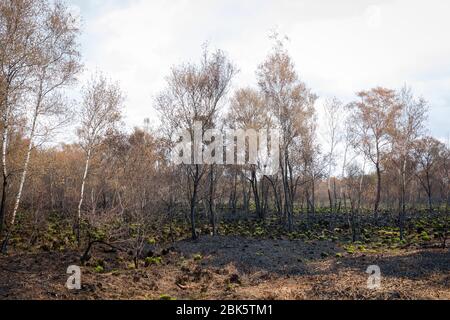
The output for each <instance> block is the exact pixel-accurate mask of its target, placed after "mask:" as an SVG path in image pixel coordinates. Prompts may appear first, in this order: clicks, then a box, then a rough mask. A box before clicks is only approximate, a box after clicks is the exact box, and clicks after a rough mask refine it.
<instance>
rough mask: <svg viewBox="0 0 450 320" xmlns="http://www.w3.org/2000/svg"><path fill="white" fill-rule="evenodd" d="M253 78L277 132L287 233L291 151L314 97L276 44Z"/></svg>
mask: <svg viewBox="0 0 450 320" xmlns="http://www.w3.org/2000/svg"><path fill="white" fill-rule="evenodd" d="M257 77H258V83H259V87H260V89H261V91H262V93H263V94H264V97H265V101H266V103H267V106H268V108H269V112H270V114H271V116H272V117H273V121H274V126H275V127H276V128H278V129H280V134H281V146H280V167H281V169H280V171H281V176H282V179H281V181H282V185H283V195H284V214H285V216H286V218H287V226H288V229H289V230H292V228H293V211H294V189H295V180H296V179H295V177H294V171H293V162H292V160H293V159H292V157H291V149H292V147H293V145H294V144H296V143H297V142H298V140H299V139H300V136H301V135H302V133H304V132H305V128H308V126H309V125H310V121H311V120H312V119H313V115H314V103H315V101H316V98H317V97H316V96H315V95H314V94H312V93H311V91H310V90H309V89H308V88H307V87H306V85H305V84H304V83H303V82H301V81H300V80H299V78H298V75H297V73H296V71H295V68H294V64H293V62H292V59H291V57H290V56H289V54H288V53H287V51H286V50H285V49H284V47H283V44H282V43H281V42H279V41H278V42H277V44H276V46H275V47H274V48H273V52H272V53H270V54H269V56H268V57H267V59H266V61H265V62H264V63H262V64H261V65H260V66H259V68H258V72H257ZM306 130H307V129H306Z"/></svg>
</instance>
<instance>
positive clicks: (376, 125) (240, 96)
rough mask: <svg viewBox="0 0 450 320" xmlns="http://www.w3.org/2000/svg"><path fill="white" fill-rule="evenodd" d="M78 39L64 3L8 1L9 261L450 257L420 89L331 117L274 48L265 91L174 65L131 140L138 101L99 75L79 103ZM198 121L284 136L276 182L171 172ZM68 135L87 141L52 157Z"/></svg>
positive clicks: (199, 168) (358, 96) (240, 171)
mask: <svg viewBox="0 0 450 320" xmlns="http://www.w3.org/2000/svg"><path fill="white" fill-rule="evenodd" d="M79 37H80V30H79V22H78V18H77V17H74V16H72V15H71V13H70V12H69V11H68V10H67V7H66V6H65V4H64V3H62V2H51V1H41V0H1V1H0V43H1V46H0V106H1V107H0V112H1V117H0V130H1V136H2V142H1V147H2V149H1V150H2V161H1V168H2V170H1V171H2V174H1V176H2V178H1V182H2V184H1V191H0V192H1V203H0V235H1V241H2V252H3V253H5V254H6V253H8V252H31V251H33V252H34V251H36V250H37V251H45V252H49V251H50V252H65V251H67V250H75V251H77V252H79V255H80V257H81V260H82V262H83V263H88V261H92V259H91V255H92V254H91V253H92V250H94V247H95V246H96V245H103V246H107V247H108V246H109V247H110V248H111V249H112V250H118V251H124V252H126V253H127V258H126V259H128V260H129V261H126V264H127V265H129V264H130V263H131V264H134V268H135V269H139V268H142V267H147V266H149V265H159V264H161V263H162V258H161V256H162V255H164V253H165V254H167V250H169V251H170V248H169V249H167V248H168V247H170V246H171V244H174V243H176V242H178V241H181V240H185V239H188V238H192V239H193V240H197V239H198V238H199V237H200V238H202V237H207V239H213V238H214V237H215V236H217V237H223V236H238V237H244V238H251V239H260V240H261V241H262V242H263V241H265V239H272V240H274V239H280V240H301V241H305V242H308V241H330V242H332V243H339V244H341V245H342V247H343V248H344V251H345V253H346V254H354V253H356V252H372V251H373V252H379V250H384V249H404V248H408V247H411V246H419V247H427V246H431V247H432V246H436V247H440V248H443V249H445V248H446V241H447V237H448V233H449V231H448V230H449V229H448V223H449V220H450V218H449V205H450V198H449V196H450V195H449V191H450V187H449V178H450V173H449V165H450V164H449V161H450V159H449V158H450V150H449V146H448V144H446V143H444V142H442V141H439V140H438V139H436V138H433V137H431V136H430V135H429V133H428V130H427V113H428V110H429V108H431V107H432V106H429V105H428V103H427V101H426V100H425V98H422V97H418V96H416V95H415V94H414V92H412V90H411V89H409V88H407V87H404V88H400V89H388V88H383V87H377V88H368V89H367V90H365V91H362V92H358V93H355V98H354V100H353V101H345V102H344V101H339V100H338V99H337V98H333V97H330V98H328V99H327V101H326V103H325V105H324V108H323V109H324V112H322V113H321V114H320V116H319V114H318V112H317V108H318V106H317V99H318V96H317V95H315V94H314V88H309V87H308V86H307V84H306V83H305V82H303V81H302V80H300V77H299V74H298V72H297V70H296V68H295V64H294V61H293V60H292V58H291V56H290V55H289V52H287V50H286V49H285V47H284V45H283V41H282V40H280V39H279V37H276V36H274V37H272V40H273V42H274V46H273V49H272V50H271V51H270V52H269V53H268V55H267V58H266V59H265V60H264V61H262V62H261V64H260V66H259V68H258V69H257V70H256V73H255V77H256V80H257V83H258V85H257V86H256V87H245V88H238V89H236V90H232V82H233V78H234V77H235V76H236V74H237V73H238V66H236V65H234V63H233V62H232V60H231V59H230V58H229V57H228V56H227V54H226V53H225V52H224V51H221V50H215V51H210V50H209V49H208V48H207V47H205V48H204V49H203V54H202V55H201V56H200V57H199V60H198V63H182V62H181V63H180V64H179V65H177V66H174V67H172V68H170V66H167V73H168V77H167V82H166V88H165V90H163V91H162V92H161V93H160V94H159V95H158V97H157V98H156V99H155V100H154V105H153V106H152V107H154V108H155V109H156V110H157V112H158V115H159V119H158V123H159V124H158V126H155V125H152V123H151V120H146V121H145V124H144V123H143V126H142V128H135V129H134V130H133V131H132V132H127V130H125V124H124V123H123V121H122V114H123V110H124V109H125V108H126V99H125V96H126V92H123V91H122V89H121V88H120V84H119V83H118V82H115V81H113V80H111V79H109V78H108V77H107V76H105V75H104V74H103V73H101V72H97V73H95V74H93V75H92V76H91V78H90V80H89V81H87V82H86V83H84V84H82V90H81V93H80V96H81V99H80V100H79V101H72V100H71V99H69V98H68V97H67V90H68V89H71V88H74V87H75V85H77V80H76V79H77V76H79V75H80V74H81V72H82V70H83V68H82V57H81V54H80V48H79ZM225 49H226V48H225ZM149 76H151V75H149ZM196 121H200V122H201V123H202V124H203V128H202V129H203V130H204V131H206V130H207V129H213V128H219V129H222V128H225V127H227V128H232V129H244V130H246V129H254V130H262V129H267V128H277V129H278V130H279V131H280V133H281V141H280V150H279V151H280V169H279V171H278V173H277V174H274V175H270V176H269V175H264V174H263V172H264V170H263V168H262V164H256V165H218V164H211V165H206V164H202V165H174V164H173V163H172V162H171V161H170V154H171V151H172V150H173V148H174V146H175V144H176V143H177V139H178V137H177V132H178V130H180V129H185V130H188V131H189V132H191V134H192V135H193V130H194V129H193V126H194V123H195V122H196ZM143 122H144V121H143ZM319 122H320V123H321V125H322V126H323V127H324V128H325V129H326V130H325V131H324V133H323V134H321V135H320V134H319V132H318V124H319ZM70 126H76V128H77V132H76V133H77V139H78V140H77V141H76V142H74V143H69V144H63V145H60V146H56V147H48V142H49V141H51V139H52V137H53V136H54V133H55V132H57V131H61V130H64V129H63V128H69V127H70ZM319 135H320V137H319ZM44 142H45V143H44ZM211 142H212V141H207V142H205V145H204V146H205V147H206V146H207V145H208V144H209V143H211ZM215 152H217V150H216V151H215ZM212 241H214V240H212ZM159 247H161V248H164V250H166V252H158V254H157V253H156V252H157V251H158V250H157V249H155V248H159ZM164 250H163V251H164ZM377 250H378V251H377ZM329 254H330V253H327V252H319V255H321V256H322V258H326V257H327V256H328V255H329ZM339 255H341V253H337V254H336V257H337V258H339V257H340V256H339ZM193 259H194V260H196V259H197V260H201V259H202V257H201V256H196V257H194V258H193ZM92 267H93V268H94V269H95V270H97V271H98V272H99V273H102V272H104V271H105V269H107V266H105V265H104V263H103V262H101V261H100V262H98V261H96V262H93V265H92Z"/></svg>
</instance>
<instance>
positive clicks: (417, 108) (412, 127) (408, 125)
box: [391, 87, 428, 240]
mask: <svg viewBox="0 0 450 320" xmlns="http://www.w3.org/2000/svg"><path fill="white" fill-rule="evenodd" d="M398 95H399V102H400V104H401V113H400V116H399V118H398V120H397V123H396V124H395V127H394V128H393V129H394V130H393V131H392V133H391V135H392V140H393V141H392V152H391V159H392V160H393V162H394V165H395V166H396V167H397V170H398V172H399V177H400V213H399V224H400V238H401V239H402V240H403V237H404V219H405V215H406V190H407V188H408V184H409V182H410V181H411V179H412V177H413V173H414V171H413V170H412V169H411V170H408V169H409V168H411V165H410V164H411V163H412V157H413V151H414V147H415V144H416V141H417V139H419V137H420V136H421V134H422V133H423V129H424V125H425V120H426V115H427V111H428V107H427V103H426V101H425V100H423V99H417V100H416V99H414V97H413V95H412V93H411V90H410V89H408V88H406V87H405V88H403V89H402V90H401V91H400V92H399V94H398Z"/></svg>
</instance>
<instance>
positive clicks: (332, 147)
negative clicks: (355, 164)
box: [324, 98, 344, 212]
mask: <svg viewBox="0 0 450 320" xmlns="http://www.w3.org/2000/svg"><path fill="white" fill-rule="evenodd" d="M324 111H325V119H326V120H325V121H326V138H327V143H328V145H329V151H328V155H327V158H328V159H327V162H328V173H327V188H328V200H329V202H330V210H331V212H334V211H335V210H336V209H337V208H336V207H337V199H336V188H335V186H336V179H334V180H335V181H334V192H332V190H331V188H332V174H333V170H334V169H335V167H336V148H337V146H338V144H339V143H340V142H341V140H342V132H341V129H342V124H343V122H344V121H343V116H344V114H343V112H344V104H343V103H342V102H341V101H339V100H338V99H337V98H333V99H331V100H328V101H326V103H325V105H324ZM333 198H334V200H333Z"/></svg>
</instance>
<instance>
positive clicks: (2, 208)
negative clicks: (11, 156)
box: [0, 103, 9, 235]
mask: <svg viewBox="0 0 450 320" xmlns="http://www.w3.org/2000/svg"><path fill="white" fill-rule="evenodd" d="M5 108H6V111H5V117H4V119H3V120H4V128H3V134H2V175H3V184H2V201H1V203H0V235H1V232H2V231H3V226H4V223H5V212H6V192H7V189H8V168H7V163H6V153H7V150H8V133H9V125H8V118H9V107H8V104H7V103H6V106H5Z"/></svg>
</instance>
